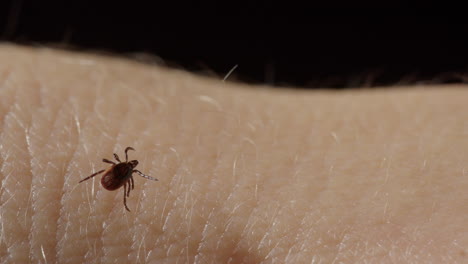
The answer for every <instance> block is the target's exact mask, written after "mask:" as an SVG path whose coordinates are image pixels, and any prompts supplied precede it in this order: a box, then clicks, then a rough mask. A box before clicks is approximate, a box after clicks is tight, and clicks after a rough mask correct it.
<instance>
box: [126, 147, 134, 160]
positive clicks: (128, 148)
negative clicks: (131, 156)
mask: <svg viewBox="0 0 468 264" xmlns="http://www.w3.org/2000/svg"><path fill="white" fill-rule="evenodd" d="M129 150H133V151H135V149H134V148H132V147H127V148H126V149H125V162H128V154H127V151H129Z"/></svg>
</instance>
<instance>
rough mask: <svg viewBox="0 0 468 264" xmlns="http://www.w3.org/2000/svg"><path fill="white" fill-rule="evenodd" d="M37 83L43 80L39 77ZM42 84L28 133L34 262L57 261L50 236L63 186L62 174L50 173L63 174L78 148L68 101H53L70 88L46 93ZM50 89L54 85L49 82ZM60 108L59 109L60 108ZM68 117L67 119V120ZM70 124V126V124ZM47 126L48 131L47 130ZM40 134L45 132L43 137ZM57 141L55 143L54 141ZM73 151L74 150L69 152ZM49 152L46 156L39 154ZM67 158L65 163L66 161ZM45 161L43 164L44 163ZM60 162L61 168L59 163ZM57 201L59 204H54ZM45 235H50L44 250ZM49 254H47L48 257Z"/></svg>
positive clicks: (53, 241) (55, 228) (31, 232)
mask: <svg viewBox="0 0 468 264" xmlns="http://www.w3.org/2000/svg"><path fill="white" fill-rule="evenodd" d="M38 82H39V83H40V84H41V83H44V82H43V80H40V77H39V78H38ZM43 87H44V86H43V85H40V89H39V91H40V101H41V106H40V107H39V108H38V109H37V110H36V112H35V113H33V118H32V120H33V123H32V125H31V129H30V130H29V133H30V134H32V135H33V137H31V144H30V152H31V156H32V157H33V159H32V161H31V168H32V172H33V175H34V177H33V182H32V186H33V187H32V193H33V198H34V199H33V202H32V204H33V215H32V223H33V224H32V227H31V231H30V241H31V242H30V243H31V251H32V254H31V257H32V260H33V261H34V262H39V261H42V260H43V259H47V261H49V262H51V263H54V262H56V254H55V251H54V249H55V248H56V247H57V240H56V239H51V238H52V237H55V235H56V233H57V227H56V223H57V221H58V215H59V208H60V206H59V201H60V199H59V198H60V197H61V193H60V191H59V190H60V189H61V188H60V187H61V186H63V180H62V177H58V178H59V180H56V179H54V177H51V175H54V174H58V175H64V172H65V168H64V166H63V165H62V166H60V164H69V162H70V159H71V155H70V154H69V153H73V152H74V151H73V149H75V148H76V145H77V142H76V140H75V142H73V139H77V137H76V136H74V135H73V134H72V131H73V129H72V128H71V126H72V122H71V120H70V119H69V116H70V115H69V113H68V109H69V108H68V104H67V103H68V102H64V103H61V104H59V105H57V106H55V105H56V104H54V102H57V101H58V100H57V99H56V97H62V98H69V96H68V95H65V94H68V93H67V90H64V89H55V90H54V92H53V93H48V92H46V90H45V89H43ZM48 88H49V89H50V88H52V86H51V85H50V83H49V85H48ZM59 109H60V110H59ZM67 120H68V122H67ZM67 124H68V125H67ZM46 129H48V130H49V131H46ZM40 135H46V137H45V139H43V138H42V137H41V136H40ZM61 140H64V141H65V142H71V143H72V144H65V145H60V144H56V143H55V142H57V141H61ZM54 143H55V144H54ZM70 150H71V151H70ZM41 153H47V155H45V156H43V155H40V154H41ZM64 160H65V162H63V161H64ZM44 164H46V166H45V167H44V166H43V165H44ZM55 164H57V165H59V166H60V167H61V168H59V167H58V166H56V165H55ZM55 203H57V206H51V205H53V204H55ZM44 237H47V238H48V239H47V240H46V244H45V245H46V247H45V249H44V242H42V241H43V240H44ZM46 256H47V257H46Z"/></svg>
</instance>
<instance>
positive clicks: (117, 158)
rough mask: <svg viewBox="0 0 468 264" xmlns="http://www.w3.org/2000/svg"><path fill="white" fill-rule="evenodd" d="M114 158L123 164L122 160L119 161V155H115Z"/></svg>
mask: <svg viewBox="0 0 468 264" xmlns="http://www.w3.org/2000/svg"><path fill="white" fill-rule="evenodd" d="M114 158H115V160H117V161H118V162H119V163H121V161H120V159H119V156H117V154H115V153H114Z"/></svg>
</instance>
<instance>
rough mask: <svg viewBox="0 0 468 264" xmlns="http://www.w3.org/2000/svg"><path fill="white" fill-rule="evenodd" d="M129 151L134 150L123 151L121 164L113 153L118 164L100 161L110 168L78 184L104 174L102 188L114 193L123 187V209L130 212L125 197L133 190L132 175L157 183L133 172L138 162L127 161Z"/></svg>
mask: <svg viewBox="0 0 468 264" xmlns="http://www.w3.org/2000/svg"><path fill="white" fill-rule="evenodd" d="M129 150H135V149H134V148H132V147H127V148H126V149H125V162H121V161H120V159H119V156H117V154H115V153H114V158H115V159H116V160H117V161H118V162H119V163H117V164H116V163H115V162H113V161H110V160H108V159H103V160H102V161H103V162H106V163H110V164H112V166H110V167H109V168H108V169H106V170H100V171H98V172H96V173H93V174H91V175H90V176H88V177H86V178H84V179H82V180H81V181H80V183H81V182H84V181H86V180H89V179H91V178H93V177H94V176H97V175H99V174H101V173H104V174H103V176H102V178H101V185H102V187H104V189H106V190H109V191H114V190H117V189H119V188H120V187H122V185H123V187H124V205H125V209H127V211H129V212H130V209H128V207H127V197H128V196H129V195H130V189H132V190H133V188H134V187H135V186H134V183H133V173H138V175H140V176H141V177H143V178H146V179H148V180H153V181H157V180H158V179H155V178H153V177H150V176H148V175H145V174H143V173H142V172H141V171H139V170H135V167H136V166H137V165H138V160H131V161H128V154H127V151H129ZM127 184H128V186H127Z"/></svg>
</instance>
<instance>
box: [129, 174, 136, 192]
mask: <svg viewBox="0 0 468 264" xmlns="http://www.w3.org/2000/svg"><path fill="white" fill-rule="evenodd" d="M130 181H131V182H132V190H133V189H135V183H134V182H133V176H130Z"/></svg>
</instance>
